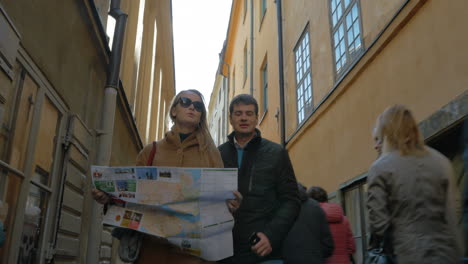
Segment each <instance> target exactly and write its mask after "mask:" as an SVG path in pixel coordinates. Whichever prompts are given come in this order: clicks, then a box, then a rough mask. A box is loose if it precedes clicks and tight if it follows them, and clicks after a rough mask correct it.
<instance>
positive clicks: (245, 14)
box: [244, 0, 247, 22]
mask: <svg viewBox="0 0 468 264" xmlns="http://www.w3.org/2000/svg"><path fill="white" fill-rule="evenodd" d="M246 16H247V0H244V22H245V17H246Z"/></svg>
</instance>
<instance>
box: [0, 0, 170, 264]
mask: <svg viewBox="0 0 468 264" xmlns="http://www.w3.org/2000/svg"><path fill="white" fill-rule="evenodd" d="M119 2H120V4H119ZM111 3H112V5H113V6H117V9H120V10H121V11H123V12H124V13H126V14H127V15H128V17H127V19H128V20H127V23H126V27H125V29H126V30H125V35H124V38H123V41H124V47H123V54H122V61H121V64H120V65H121V67H120V77H121V78H119V71H117V70H115V71H112V70H110V68H111V67H110V64H112V63H111V61H112V58H113V55H115V54H117V52H115V53H114V54H113V53H112V51H111V50H110V48H109V41H110V40H112V39H113V38H112V37H109V36H107V35H106V31H105V28H106V23H107V22H108V21H109V20H111V19H110V18H109V19H108V17H107V16H108V12H109V11H110V10H109V9H110V4H111ZM134 5H135V6H134ZM134 8H136V9H134ZM135 10H137V11H136V14H135ZM117 14H120V15H122V17H125V14H122V13H118V12H117ZM135 16H136V17H135ZM119 17H121V16H119ZM120 21H122V20H120ZM132 39H133V40H132ZM137 44H138V48H135V47H136V46H137ZM132 47H133V48H132ZM114 58H115V56H114ZM140 58H141V59H140ZM124 65H125V67H124ZM113 69H116V68H113ZM108 73H112V74H114V75H115V76H117V82H116V83H113V82H110V81H109V79H111V78H109V76H112V74H109V75H108ZM127 86H128V87H127ZM174 93H175V80H174V63H173V44H172V10H171V1H170V0H167V1H145V0H141V1H134V0H132V1H130V0H127V1H110V0H96V1H94V0H86V1H80V2H75V1H48V0H45V1H40V2H35V3H32V2H30V1H22V0H18V1H4V0H0V127H1V128H0V167H1V170H0V221H1V222H2V223H3V224H4V226H5V229H6V237H7V240H6V243H5V245H3V247H1V248H0V263H49V262H51V261H53V262H54V263H119V260H118V256H117V255H116V250H117V245H118V243H117V240H116V239H113V238H112V236H111V229H110V228H107V227H105V228H103V226H102V225H101V221H100V220H101V218H102V207H101V206H99V205H98V204H97V203H96V202H95V201H94V200H93V199H92V197H91V190H92V188H93V186H92V184H91V175H90V173H89V171H90V166H91V165H97V164H99V165H113V166H128V165H133V164H134V163H135V158H136V155H137V154H138V152H139V151H140V150H141V148H142V147H143V146H144V144H146V142H151V141H153V140H157V139H159V138H161V137H162V135H163V134H164V132H165V130H166V129H167V125H165V124H166V123H165V117H166V112H167V109H166V108H167V107H166V106H165V105H167V104H168V102H169V101H170V100H171V98H172V97H173V95H174Z"/></svg>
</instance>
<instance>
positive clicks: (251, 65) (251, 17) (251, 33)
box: [250, 0, 254, 96]
mask: <svg viewBox="0 0 468 264" xmlns="http://www.w3.org/2000/svg"><path fill="white" fill-rule="evenodd" d="M253 2H254V0H250V95H252V96H253V95H254V94H253V92H254V87H253V84H254V82H253V73H254V71H253V66H254V12H253V7H254V4H253Z"/></svg>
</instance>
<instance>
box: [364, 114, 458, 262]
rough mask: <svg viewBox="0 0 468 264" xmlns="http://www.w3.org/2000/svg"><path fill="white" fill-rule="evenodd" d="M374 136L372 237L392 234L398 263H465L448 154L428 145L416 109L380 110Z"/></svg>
mask: <svg viewBox="0 0 468 264" xmlns="http://www.w3.org/2000/svg"><path fill="white" fill-rule="evenodd" d="M374 137H375V138H374V139H375V140H376V145H375V148H376V150H377V151H379V152H381V155H380V157H379V158H378V160H377V161H375V162H374V164H372V166H371V167H370V169H369V177H368V197H367V208H368V211H369V225H370V231H371V234H372V235H373V237H374V238H377V240H381V239H383V236H384V235H385V236H388V237H390V238H391V240H390V241H391V242H392V243H391V244H392V245H391V246H392V247H393V251H394V254H395V255H396V259H397V262H398V263H399V264H406V263H444V264H449V263H460V260H461V243H460V242H459V241H458V240H457V239H456V232H455V229H456V224H455V221H454V209H453V204H452V199H451V196H452V195H453V191H452V187H451V183H450V178H451V177H450V175H451V173H452V168H451V164H450V163H449V161H448V159H447V158H445V157H444V156H443V155H442V154H440V153H439V152H437V151H436V150H434V149H432V148H429V147H427V146H425V145H424V142H423V140H422V138H421V134H420V132H419V129H418V126H417V124H416V121H415V119H414V117H413V115H412V114H411V112H410V111H409V110H408V109H407V108H406V107H405V106H402V105H395V106H392V107H389V108H387V109H386V110H385V111H384V112H383V113H382V114H381V115H380V116H379V118H378V120H377V123H376V126H375V128H374Z"/></svg>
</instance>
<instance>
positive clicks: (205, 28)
mask: <svg viewBox="0 0 468 264" xmlns="http://www.w3.org/2000/svg"><path fill="white" fill-rule="evenodd" d="M231 3H232V1H231V0H197V1H195V0H172V14H173V22H174V56H175V76H176V91H177V92H179V91H181V90H186V89H197V90H199V91H200V92H202V93H203V96H204V97H205V102H206V104H207V105H208V103H209V100H210V96H211V91H212V90H213V84H214V81H215V76H216V70H217V67H218V63H219V53H220V52H221V49H222V48H223V42H224V40H225V39H226V33H227V26H228V23H229V15H230V11H231Z"/></svg>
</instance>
